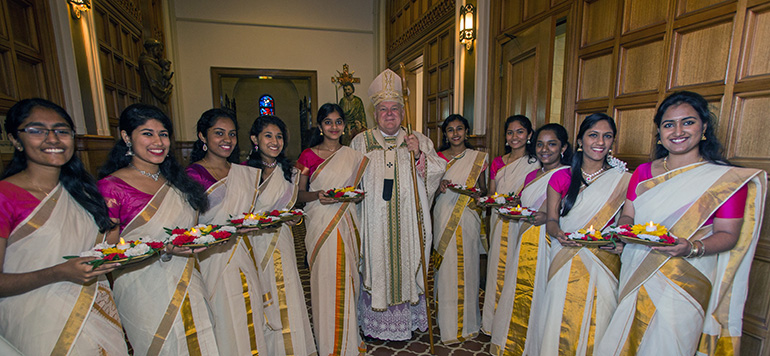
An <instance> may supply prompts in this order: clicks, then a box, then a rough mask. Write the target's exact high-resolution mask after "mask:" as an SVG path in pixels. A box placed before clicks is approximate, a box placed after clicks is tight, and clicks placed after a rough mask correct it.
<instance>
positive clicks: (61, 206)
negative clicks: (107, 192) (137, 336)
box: [0, 99, 127, 355]
mask: <svg viewBox="0 0 770 356" xmlns="http://www.w3.org/2000/svg"><path fill="white" fill-rule="evenodd" d="M5 130H6V132H7V133H8V135H9V136H10V140H11V143H12V144H13V147H14V153H13V159H12V160H11V164H10V165H9V166H8V169H6V170H5V173H4V174H3V180H2V181H0V335H2V337H3V338H5V339H6V340H7V341H8V342H9V343H11V344H13V346H15V347H16V348H18V349H19V350H20V351H21V352H23V353H24V354H26V355H49V354H52V353H53V352H54V351H56V352H60V353H61V354H78V355H98V354H104V353H106V354H110V355H126V354H127V350H126V343H125V341H124V339H123V332H122V330H121V325H120V321H119V320H118V313H117V309H116V308H115V303H114V302H113V298H112V292H111V291H110V289H109V285H108V284H107V279H106V278H105V277H104V274H106V273H108V272H110V271H112V270H113V269H115V267H116V265H115V264H105V265H102V266H100V267H99V268H96V269H94V268H92V267H91V266H90V265H88V264H86V262H88V261H90V260H93V259H94V257H78V258H73V259H70V260H64V259H63V258H62V257H63V256H70V255H74V256H77V255H78V254H80V253H81V252H83V251H87V250H89V249H91V248H92V247H93V246H94V245H95V244H97V243H100V242H103V241H104V237H105V236H104V232H105V231H107V230H109V229H110V228H111V227H112V225H113V224H112V222H111V221H110V218H109V216H108V214H107V207H106V206H105V204H104V200H103V199H102V197H101V195H100V194H99V191H98V190H97V188H96V182H95V181H94V179H93V178H92V177H91V175H89V174H88V172H86V170H85V169H84V167H83V164H82V163H81V162H80V160H79V159H78V158H77V156H75V154H74V153H75V131H74V129H73V123H72V119H71V118H70V116H69V115H68V114H67V113H66V112H65V111H64V109H62V108H61V107H60V106H58V105H56V104H54V103H52V102H50V101H47V100H44V99H25V100H22V101H20V102H18V103H16V104H15V105H14V106H13V107H11V109H10V110H9V111H8V116H7V119H6V121H5ZM0 339H2V338H0ZM8 352H9V350H7V349H5V348H4V347H2V346H0V353H2V354H3V355H6V354H8Z"/></svg>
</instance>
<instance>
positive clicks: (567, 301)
mask: <svg viewBox="0 0 770 356" xmlns="http://www.w3.org/2000/svg"><path fill="white" fill-rule="evenodd" d="M630 178H631V174H629V173H627V172H621V171H619V170H616V169H611V170H609V171H606V172H604V173H602V174H601V175H600V176H599V177H597V178H596V179H595V180H594V181H593V182H591V185H589V186H587V187H584V189H583V190H582V191H581V192H580V194H579V195H578V197H577V199H576V200H575V204H574V205H573V207H572V209H571V210H570V212H569V214H567V216H564V217H562V218H561V219H560V221H559V224H560V226H561V229H562V231H564V232H567V233H569V232H575V231H577V230H578V229H583V228H585V229H588V228H589V227H591V226H593V227H594V229H596V230H601V229H602V228H603V227H604V226H606V225H607V224H608V223H609V222H610V221H612V219H613V217H614V216H615V215H616V214H617V213H618V212H619V211H620V208H621V207H622V206H623V203H624V202H625V201H626V189H628V181H629V179H630ZM549 256H550V261H549V267H548V284H547V286H546V292H545V295H544V296H543V297H542V298H544V299H545V302H544V303H545V305H544V307H543V311H544V315H541V316H540V318H541V319H543V320H542V324H541V325H542V329H543V330H542V332H541V333H540V334H541V335H542V337H543V339H542V344H541V348H540V354H541V355H554V356H556V355H600V354H598V353H595V352H594V350H595V345H596V344H597V343H598V341H599V340H601V337H602V336H603V335H604V331H605V330H606V329H607V324H609V322H610V319H611V318H612V313H613V312H614V311H615V307H616V306H617V300H618V274H619V273H620V258H619V257H618V256H617V255H615V254H612V253H609V252H607V251H604V250H601V249H598V248H595V247H562V245H561V244H560V243H559V241H558V240H556V239H551V250H550V252H549Z"/></svg>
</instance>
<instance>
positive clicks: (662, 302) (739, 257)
mask: <svg viewBox="0 0 770 356" xmlns="http://www.w3.org/2000/svg"><path fill="white" fill-rule="evenodd" d="M766 182H767V176H766V173H765V172H764V171H759V170H756V169H749V168H738V167H730V166H720V165H715V164H710V163H696V164H692V165H688V166H685V167H681V168H679V169H675V170H672V171H670V172H666V173H665V174H662V175H659V176H656V177H653V178H650V179H648V180H645V181H642V182H640V183H639V185H638V186H637V189H636V193H637V198H636V200H634V210H635V216H634V220H635V221H636V222H647V221H654V222H656V223H660V224H663V225H664V226H666V227H668V229H669V232H670V233H672V234H673V235H675V236H677V237H681V238H687V239H689V240H690V241H695V240H705V239H708V238H709V237H710V236H711V235H712V233H713V232H712V225H706V224H705V223H706V221H707V220H708V219H709V217H710V216H712V215H713V214H714V212H715V211H716V210H717V209H718V208H719V207H720V206H721V205H722V204H723V203H724V202H725V201H727V200H728V199H729V198H730V197H731V196H732V195H733V194H735V192H737V191H738V190H739V189H740V188H741V187H743V186H744V185H745V186H746V187H747V192H748V195H747V199H746V208H745V210H744V216H743V224H742V226H741V229H740V233H739V236H738V241H737V243H736V245H735V247H733V248H732V249H730V250H728V251H724V252H721V253H719V254H716V255H709V256H704V257H693V258H682V257H669V256H668V255H664V254H662V253H659V252H657V251H654V250H652V249H650V248H649V247H647V246H644V245H638V244H627V245H626V246H625V248H624V249H623V254H622V257H621V262H622V268H621V270H620V282H619V295H618V307H617V309H616V311H615V314H614V315H613V317H612V320H611V321H610V324H609V327H608V328H607V332H606V333H605V334H604V337H603V338H602V340H601V341H600V344H599V346H598V353H599V354H601V355H628V354H638V355H735V354H738V353H739V347H740V337H741V329H742V317H743V307H744V303H745V301H746V295H747V290H748V277H749V269H750V267H751V261H752V258H753V256H754V251H755V249H756V245H757V240H758V234H759V229H760V226H761V223H762V213H763V210H764V202H765V194H766V192H767V187H766Z"/></svg>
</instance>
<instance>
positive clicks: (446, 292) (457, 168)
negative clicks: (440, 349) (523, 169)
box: [433, 149, 488, 344]
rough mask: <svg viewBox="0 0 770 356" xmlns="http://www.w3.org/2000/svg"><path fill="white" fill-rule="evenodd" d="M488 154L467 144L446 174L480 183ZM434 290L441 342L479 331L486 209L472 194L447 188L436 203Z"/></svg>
mask: <svg viewBox="0 0 770 356" xmlns="http://www.w3.org/2000/svg"><path fill="white" fill-rule="evenodd" d="M487 161H488V158H487V154H486V153H484V152H480V151H474V150H470V149H467V150H465V152H463V153H461V155H460V156H458V157H455V158H453V159H452V160H450V161H449V163H448V164H447V170H446V173H445V174H444V178H443V179H447V180H450V181H451V182H452V183H455V184H461V185H465V186H468V187H473V186H475V185H476V182H477V180H478V179H479V177H480V176H481V175H482V173H483V170H484V169H485V168H486V166H487ZM433 224H434V226H435V227H436V228H435V229H434V230H433V232H434V237H433V249H434V251H435V253H434V256H433V261H434V262H433V263H434V268H435V269H436V272H435V276H434V279H435V286H436V287H435V289H434V292H435V296H436V304H437V305H438V326H439V330H440V332H441V342H443V343H444V344H453V343H458V342H462V341H464V340H467V339H470V338H473V337H475V336H476V335H478V332H479V328H480V327H481V314H480V312H479V283H480V281H479V277H480V276H479V273H481V271H480V270H479V256H480V255H481V249H482V244H481V241H480V239H481V215H480V209H478V208H476V204H475V202H474V201H473V198H471V197H470V196H467V195H461V194H459V193H457V192H454V191H451V190H449V189H447V191H446V192H445V193H443V194H439V195H438V197H437V198H436V203H435V205H434V207H433Z"/></svg>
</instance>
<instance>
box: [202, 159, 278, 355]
mask: <svg viewBox="0 0 770 356" xmlns="http://www.w3.org/2000/svg"><path fill="white" fill-rule="evenodd" d="M261 173H262V171H261V170H260V169H257V168H253V167H249V166H242V165H237V164H234V165H232V166H231V167H230V172H229V173H228V174H227V177H225V178H223V179H221V180H220V181H218V182H216V183H214V184H212V185H211V186H210V187H209V189H208V190H207V191H206V194H207V196H208V198H209V210H208V211H206V212H205V213H203V214H201V215H200V217H199V219H198V222H199V223H201V224H218V225H224V224H227V222H228V220H229V219H230V216H233V215H238V214H241V213H247V212H253V211H254V203H255V202H256V200H257V188H258V187H259V179H260V176H261ZM232 239H233V240H234V241H230V242H228V243H226V244H224V245H220V246H215V247H212V248H209V249H208V250H206V251H203V252H201V253H200V254H199V255H198V258H199V259H200V267H201V275H202V276H203V281H204V282H205V284H206V289H207V290H208V298H209V300H210V302H211V312H212V314H213V316H214V322H215V323H214V325H215V327H214V334H215V335H216V337H217V345H219V352H220V353H221V354H222V355H252V354H256V353H257V352H258V351H259V350H261V351H262V353H263V354H266V353H267V347H266V344H265V335H264V333H263V331H262V327H261V322H260V321H261V320H262V315H263V310H262V294H264V293H263V292H262V286H261V285H260V282H259V274H258V272H257V262H256V260H255V259H254V254H253V253H252V252H253V248H252V245H251V239H249V238H248V237H247V236H237V237H233V238H232ZM255 320H256V321H257V322H256V323H255V322H254V321H255Z"/></svg>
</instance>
